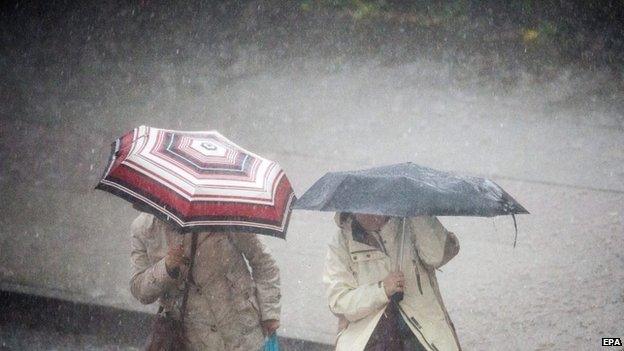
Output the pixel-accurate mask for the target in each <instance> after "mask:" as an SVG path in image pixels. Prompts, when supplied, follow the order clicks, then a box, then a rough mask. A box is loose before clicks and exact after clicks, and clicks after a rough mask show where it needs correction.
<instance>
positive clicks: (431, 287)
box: [323, 214, 461, 351]
mask: <svg viewBox="0 0 624 351" xmlns="http://www.w3.org/2000/svg"><path fill="white" fill-rule="evenodd" d="M336 221H337V222H338V221H339V214H337V215H336ZM407 221H408V222H407V225H406V234H405V248H404V258H403V273H404V274H405V297H404V299H403V301H401V302H400V304H399V306H400V310H401V314H402V316H403V318H404V319H405V321H406V323H407V324H408V325H409V327H410V329H411V330H412V332H413V333H414V335H416V337H417V338H418V340H419V341H420V343H421V344H422V345H423V346H424V347H425V348H426V349H427V350H430V351H457V350H461V348H460V346H459V341H458V339H457V335H456V333H455V328H454V326H453V323H452V322H451V320H450V318H449V316H448V313H447V311H446V308H445V307H444V303H443V302H442V297H441V295H440V291H439V289H438V283H437V280H436V275H435V269H436V268H439V267H441V266H442V265H444V264H445V263H446V262H448V261H449V260H450V259H451V258H453V257H454V256H455V255H456V254H457V253H458V252H459V244H458V241H457V238H456V237H455V235H454V234H453V233H451V232H449V231H447V230H446V229H445V228H444V227H443V226H442V224H441V223H440V222H439V221H438V220H437V219H436V218H435V217H430V216H420V217H413V218H408V219H407ZM338 224H339V226H340V230H339V232H338V234H337V235H336V237H335V238H334V240H333V242H332V243H331V244H330V245H329V250H328V253H327V259H326V264H325V273H324V276H323V281H324V282H325V284H326V285H327V296H328V299H329V308H330V310H331V311H332V312H333V313H334V314H335V315H337V316H339V317H341V318H343V319H346V320H347V321H348V324H347V327H346V329H344V330H342V331H341V332H340V333H339V335H338V339H337V342H336V350H337V351H361V350H364V348H365V347H366V344H367V342H368V340H369V338H370V336H371V334H372V332H373V330H374V329H375V326H376V325H377V322H378V321H379V319H380V318H381V315H382V313H383V311H384V309H385V307H386V304H387V303H388V302H389V299H388V297H387V296H386V293H385V290H384V287H383V284H382V283H381V281H382V280H383V279H384V278H385V277H386V276H387V275H388V274H389V273H390V272H391V271H393V270H395V259H396V256H397V252H398V240H399V238H400V236H399V233H400V230H401V219H400V218H391V219H390V220H389V221H388V222H387V223H386V224H385V225H384V227H383V228H382V229H381V230H380V232H379V234H380V237H381V239H382V240H383V244H384V246H385V247H386V250H387V253H388V255H386V254H384V253H383V252H381V251H380V250H379V249H377V248H375V247H371V246H369V245H366V244H363V243H361V242H358V241H354V240H353V237H352V235H351V219H347V220H346V221H345V222H344V223H338Z"/></svg>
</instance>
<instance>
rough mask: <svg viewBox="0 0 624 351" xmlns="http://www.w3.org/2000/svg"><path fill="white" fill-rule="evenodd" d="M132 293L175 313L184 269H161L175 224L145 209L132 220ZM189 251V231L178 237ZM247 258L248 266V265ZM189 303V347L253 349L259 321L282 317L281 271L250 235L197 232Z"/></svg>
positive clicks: (259, 339)
mask: <svg viewBox="0 0 624 351" xmlns="http://www.w3.org/2000/svg"><path fill="white" fill-rule="evenodd" d="M131 232H132V255H131V258H132V269H133V275H132V278H131V280H130V290H131V291H132V295H134V297H136V298H137V299H138V300H139V301H140V302H142V303H143V304H151V303H153V302H155V301H156V300H158V301H159V303H160V305H161V306H163V308H164V309H165V311H169V312H172V313H173V315H174V316H177V317H179V306H180V304H181V300H182V299H181V295H182V294H181V292H182V290H183V289H184V284H185V283H184V276H185V275H186V274H187V271H186V270H183V271H182V274H180V277H179V278H178V279H174V278H172V277H171V276H169V274H168V273H167V270H166V269H165V261H164V257H165V256H166V254H167V236H178V237H177V238H178V240H180V237H179V235H180V234H178V233H176V232H175V231H174V230H173V228H171V227H170V226H169V225H168V224H166V223H165V222H163V221H161V220H158V219H156V218H155V217H154V216H152V215H149V214H145V213H143V214H141V215H139V216H138V217H137V218H136V219H135V220H134V222H133V223H132V230H131ZM182 238H183V239H182V240H183V241H184V247H185V250H186V252H187V256H188V255H190V247H191V245H190V243H191V235H184V236H183V237H182ZM245 260H247V261H248V262H249V266H250V267H251V273H250V271H249V269H248V266H247V263H246V262H245ZM193 272H194V274H193V278H194V281H195V283H196V285H191V286H190V289H189V297H188V302H187V314H186V317H185V328H186V336H187V339H188V344H189V347H190V349H191V350H223V351H230V350H240V351H254V350H260V348H261V347H262V344H263V341H264V336H263V335H262V329H261V327H260V321H261V320H269V319H277V320H279V317H280V297H281V296H280V281H279V270H278V268H277V266H276V264H275V261H273V259H272V258H271V255H270V254H269V252H268V250H267V248H266V247H265V246H264V245H263V244H262V242H261V241H260V240H259V239H258V238H257V237H256V236H255V235H250V234H225V233H213V234H209V233H200V234H199V237H198V245H197V252H196V255H195V267H194V269H193Z"/></svg>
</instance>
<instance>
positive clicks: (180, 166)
mask: <svg viewBox="0 0 624 351" xmlns="http://www.w3.org/2000/svg"><path fill="white" fill-rule="evenodd" d="M96 189H101V190H104V191H108V192H110V193H113V194H115V195H118V196H120V197H122V198H124V199H126V200H128V201H130V202H131V203H133V204H137V205H139V206H140V207H141V208H144V209H146V210H147V211H149V212H151V213H153V214H154V215H156V216H158V217H159V218H161V219H163V220H165V221H167V222H169V223H172V224H173V225H175V226H176V227H178V228H179V229H180V231H181V232H189V231H195V230H210V231H224V230H227V231H246V232H253V233H260V234H267V235H272V236H277V237H280V238H284V237H285V235H286V229H287V227H288V220H289V218H290V212H291V205H292V203H293V201H294V200H295V194H294V192H293V189H292V187H291V185H290V181H289V180H288V178H287V177H286V174H284V171H283V170H282V169H281V167H280V166H279V165H278V164H277V163H276V162H274V161H271V160H268V159H265V158H263V157H260V156H258V155H256V154H254V153H252V152H250V151H247V150H245V149H243V148H242V147H240V146H238V145H236V144H235V143H233V142H232V141H230V140H229V139H227V138H226V137H224V136H223V135H221V134H219V133H218V132H216V131H205V132H183V131H175V130H166V129H158V128H152V127H147V126H140V127H138V128H135V129H134V130H132V131H130V132H128V133H126V134H125V135H123V136H122V137H121V138H119V139H117V140H116V141H115V142H114V143H113V145H112V152H111V155H110V159H109V162H108V166H107V167H106V170H105V172H104V175H103V177H102V179H101V180H100V182H99V183H98V185H97V186H96Z"/></svg>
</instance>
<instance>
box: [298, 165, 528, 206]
mask: <svg viewBox="0 0 624 351" xmlns="http://www.w3.org/2000/svg"><path fill="white" fill-rule="evenodd" d="M294 208H295V209H303V210H317V211H337V212H354V213H369V214H378V215H387V216H396V217H411V216H418V215H432V216H484V217H492V216H498V215H511V214H518V213H529V212H528V211H527V210H526V209H525V208H524V207H522V205H520V204H519V203H518V202H517V201H516V200H514V199H513V198H512V197H511V196H510V195H509V194H507V193H506V192H505V191H504V190H503V189H502V188H501V187H500V186H498V185H497V184H496V183H494V182H493V181H491V180H489V179H485V178H476V177H468V176H461V175H456V174H452V173H448V172H442V171H438V170H435V169H432V168H427V167H423V166H419V165H416V164H414V163H411V162H408V163H401V164H396V165H390V166H383V167H376V168H371V169H365V170H359V171H346V172H330V173H327V174H325V175H324V176H323V177H322V178H321V179H319V180H318V181H316V183H314V185H312V187H311V188H310V189H308V191H306V192H305V194H303V196H302V197H301V198H300V199H298V200H297V202H296V203H295V206H294Z"/></svg>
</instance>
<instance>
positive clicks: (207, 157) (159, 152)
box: [96, 126, 295, 351]
mask: <svg viewBox="0 0 624 351" xmlns="http://www.w3.org/2000/svg"><path fill="white" fill-rule="evenodd" d="M96 188H97V189H101V190H104V191H107V192H110V193H112V194H115V195H118V196H120V197H122V198H124V199H126V200H128V201H130V202H131V203H132V204H133V206H134V208H135V209H139V210H140V211H141V212H142V213H141V214H140V215H139V216H138V217H137V218H136V219H135V220H134V222H133V223H132V227H131V234H132V238H131V247H132V251H131V262H132V277H131V279H130V291H131V293H132V295H133V296H134V297H135V298H137V299H138V300H139V301H140V302H141V303H143V304H151V303H154V302H157V301H158V304H159V311H158V314H157V315H156V318H155V319H154V323H153V326H152V331H151V333H150V336H149V338H148V341H147V344H146V347H145V349H146V350H148V351H174V350H175V351H187V350H220V351H221V350H223V351H255V350H261V349H264V350H276V349H277V346H278V344H277V338H276V335H275V331H276V330H277V329H278V328H279V326H280V322H279V319H280V299H281V294H280V277H279V269H278V267H277V265H276V263H275V260H274V259H273V258H272V256H271V254H270V253H269V251H268V249H267V247H266V246H265V245H264V244H263V243H262V241H261V240H260V239H259V238H258V236H257V235H256V234H264V235H270V236H275V237H279V238H284V237H285V235H286V230H287V227H288V222H289V218H290V211H291V205H292V203H293V201H294V200H295V195H294V191H293V189H292V187H291V185H290V182H289V180H288V178H287V177H286V175H285V173H284V171H283V170H282V169H281V167H280V166H279V165H278V164H277V163H276V162H274V161H271V160H268V159H265V158H263V157H261V156H259V155H256V154H254V153H252V152H250V151H248V150H245V149H243V148H241V147H240V146H238V145H236V144H234V143H233V142H232V141H230V140H228V139H227V138H225V137H224V136H223V135H221V134H219V133H218V132H216V131H203V132H189V131H174V130H166V129H159V128H152V127H148V126H140V127H138V128H135V129H133V130H132V131H130V132H128V133H126V134H124V135H123V136H122V137H120V138H119V139H117V140H116V141H115V142H114V143H113V145H112V152H111V155H110V159H109V163H108V166H107V167H106V170H105V172H104V175H103V177H102V179H101V180H100V181H99V183H98V185H97V186H96ZM263 346H264V348H263Z"/></svg>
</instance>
